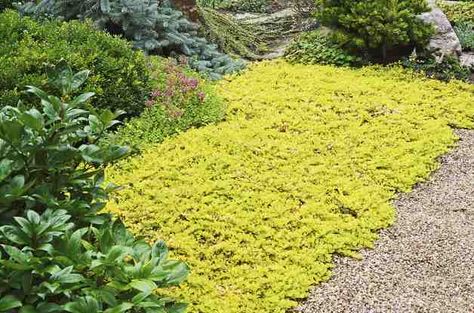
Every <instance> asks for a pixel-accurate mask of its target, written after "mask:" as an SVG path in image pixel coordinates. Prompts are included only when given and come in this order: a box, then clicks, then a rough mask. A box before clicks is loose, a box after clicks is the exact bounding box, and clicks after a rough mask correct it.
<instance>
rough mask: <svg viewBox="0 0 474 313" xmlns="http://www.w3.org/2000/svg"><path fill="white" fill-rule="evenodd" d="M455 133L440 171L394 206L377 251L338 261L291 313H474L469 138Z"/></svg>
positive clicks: (472, 138) (473, 165)
mask: <svg viewBox="0 0 474 313" xmlns="http://www.w3.org/2000/svg"><path fill="white" fill-rule="evenodd" d="M456 133H457V134H458V135H459V136H460V137H461V141H460V142H459V147H458V148H456V149H455V150H454V151H453V152H452V153H450V154H449V155H446V156H445V157H443V158H442V164H443V165H442V167H441V168H440V170H439V171H437V172H436V173H435V174H434V175H433V177H432V178H431V180H430V181H428V182H427V183H424V184H421V185H419V186H417V187H416V188H415V190H414V191H413V192H412V193H410V194H406V195H402V196H401V197H400V199H399V200H397V201H395V205H396V207H397V212H398V214H397V216H398V218H397V222H396V223H395V225H393V226H392V227H391V228H389V229H387V230H384V231H382V232H381V236H380V239H379V240H378V241H377V243H376V245H375V249H373V250H365V251H363V252H362V254H363V256H364V260H363V261H357V260H354V259H350V258H337V259H336V260H335V261H336V268H335V269H334V271H333V277H332V278H331V279H330V280H329V281H328V282H327V283H324V284H321V285H319V286H318V287H316V288H315V289H314V290H313V291H312V294H311V296H310V297H309V299H308V300H306V302H305V303H303V304H302V305H301V306H300V307H299V308H298V309H296V311H297V312H303V313H315V312H324V313H331V312H338V313H340V312H357V313H359V312H360V313H381V312H384V313H385V312H390V313H392V312H403V313H409V312H417V313H418V312H429V313H438V312H439V313H457V312H459V313H474V131H467V130H459V131H456Z"/></svg>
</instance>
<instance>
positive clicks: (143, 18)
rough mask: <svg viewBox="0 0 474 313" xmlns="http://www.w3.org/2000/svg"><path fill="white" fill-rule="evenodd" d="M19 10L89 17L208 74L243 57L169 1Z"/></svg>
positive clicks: (107, 1) (93, 1)
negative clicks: (222, 48)
mask: <svg viewBox="0 0 474 313" xmlns="http://www.w3.org/2000/svg"><path fill="white" fill-rule="evenodd" d="M22 11H23V12H25V13H28V14H33V15H36V16H42V15H50V16H54V17H60V18H63V19H66V20H71V19H84V18H89V19H92V20H93V21H94V23H95V24H96V25H97V26H98V27H99V28H101V29H104V30H107V31H109V32H111V33H113V34H121V35H123V36H124V37H125V38H127V39H129V40H131V41H132V42H133V45H134V46H135V47H136V48H139V49H142V50H144V51H146V52H147V53H150V54H158V55H165V56H174V55H176V54H180V55H185V56H187V57H188V58H189V64H190V66H191V67H192V68H194V69H196V70H198V71H200V72H202V73H206V74H208V75H209V76H210V77H211V78H220V77H221V76H222V75H225V74H229V73H232V72H235V71H238V70H240V69H242V68H243V67H244V63H243V61H242V60H233V59H232V58H230V57H229V56H227V55H225V54H223V53H221V52H219V51H218V50H217V46H216V45H214V44H211V43H209V42H208V41H207V40H206V39H205V38H203V37H199V36H198V32H197V30H198V25H197V24H194V23H191V22H190V21H189V20H187V19H186V17H185V16H184V15H183V13H181V12H180V11H178V10H176V9H174V8H173V7H172V6H171V5H170V4H169V1H156V0H99V1H97V0H86V1H83V0H70V1H61V0H41V1H38V3H34V2H29V3H27V4H26V5H24V6H23V7H22Z"/></svg>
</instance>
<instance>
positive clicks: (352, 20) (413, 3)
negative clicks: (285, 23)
mask: <svg viewBox="0 0 474 313" xmlns="http://www.w3.org/2000/svg"><path fill="white" fill-rule="evenodd" d="M316 2H317V4H318V6H319V9H318V11H317V13H316V16H317V18H318V20H319V21H320V22H321V23H322V24H323V25H325V26H328V27H330V28H331V29H333V30H334V31H335V34H334V38H335V39H336V40H337V41H338V42H340V43H344V44H345V45H346V47H348V48H351V49H354V51H357V52H359V53H362V54H368V55H369V56H370V57H372V58H375V59H382V61H386V59H387V57H388V55H389V54H390V53H395V54H397V53H398V52H397V51H396V49H398V48H403V47H406V46H410V45H416V46H418V47H424V46H425V44H426V43H427V42H428V40H429V38H430V36H431V35H432V33H433V28H432V27H431V25H428V24H425V23H424V22H423V21H422V20H421V19H419V18H418V17H417V15H419V14H421V13H424V12H428V11H429V7H428V5H427V2H426V0H317V1H316ZM394 49H395V51H394V52H391V50H394Z"/></svg>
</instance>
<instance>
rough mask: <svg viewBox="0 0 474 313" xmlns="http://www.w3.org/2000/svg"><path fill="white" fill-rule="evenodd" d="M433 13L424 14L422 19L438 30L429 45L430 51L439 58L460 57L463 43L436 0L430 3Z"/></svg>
mask: <svg viewBox="0 0 474 313" xmlns="http://www.w3.org/2000/svg"><path fill="white" fill-rule="evenodd" d="M428 2H429V5H430V7H431V8H432V10H431V12H427V13H424V14H422V15H421V16H420V18H421V19H422V20H423V21H425V22H426V23H431V24H433V25H434V27H435V29H436V34H435V35H434V36H433V38H431V40H430V43H429V44H428V50H429V51H432V52H433V53H434V54H435V55H437V56H439V57H441V58H442V57H444V56H446V55H452V56H455V57H459V56H460V55H461V53H462V48H461V43H460V41H459V38H458V36H457V35H456V33H455V32H454V29H453V27H452V25H451V23H450V22H449V20H448V18H447V17H446V15H445V14H444V13H443V11H441V9H440V8H438V7H437V6H436V4H435V1H434V0H430V1H428Z"/></svg>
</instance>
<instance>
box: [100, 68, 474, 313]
mask: <svg viewBox="0 0 474 313" xmlns="http://www.w3.org/2000/svg"><path fill="white" fill-rule="evenodd" d="M269 86H271V88H269ZM220 91H221V93H222V95H223V96H224V97H225V99H226V100H227V103H228V106H229V107H228V110H227V112H228V114H227V117H226V121H225V122H222V123H219V124H217V125H211V126H207V127H203V128H200V129H197V130H191V131H188V132H185V133H183V134H181V135H179V136H177V137H175V138H172V139H170V140H166V141H165V142H163V143H162V144H161V145H158V146H156V147H153V148H152V149H150V150H148V151H145V152H144V153H143V155H142V156H140V157H136V158H132V159H130V160H127V161H126V162H124V163H121V164H118V165H117V166H115V167H112V168H110V169H108V172H107V173H108V175H109V176H108V177H110V178H113V179H114V180H116V181H117V182H119V183H120V184H122V185H126V184H129V182H133V183H131V184H129V185H128V188H127V187H125V188H124V190H122V191H121V192H120V195H119V197H118V198H117V199H116V202H111V203H110V207H108V208H109V209H110V210H112V211H113V212H116V213H117V214H118V215H119V216H122V217H123V218H124V219H125V222H126V224H127V225H128V226H129V227H130V228H131V230H132V231H133V232H134V233H137V234H143V235H145V236H146V237H147V238H149V239H151V240H153V239H155V238H163V239H165V240H166V242H168V243H169V245H170V249H171V250H172V251H173V254H174V255H176V256H180V257H182V258H183V259H184V260H186V262H187V263H188V264H189V265H190V266H191V268H192V269H193V274H192V275H191V276H190V278H189V280H188V283H187V284H186V285H183V288H182V289H181V290H180V294H182V295H183V296H184V297H185V299H187V300H188V301H189V302H190V303H191V305H190V309H189V312H213V313H255V312H275V313H284V312H287V309H288V308H291V307H293V306H296V305H297V299H302V298H305V297H306V296H307V295H308V292H309V288H310V286H312V285H315V284H317V283H318V282H321V281H323V280H326V279H328V277H329V276H330V270H331V268H332V265H333V263H332V255H333V254H334V253H340V254H344V255H354V254H355V251H356V250H357V249H360V248H362V247H370V246H372V244H373V241H374V240H375V238H376V237H377V235H376V230H378V229H380V228H382V227H386V226H387V225H389V224H390V223H391V222H392V221H393V218H394V209H393V207H392V204H391V200H393V199H394V198H395V197H396V195H397V193H398V192H400V191H401V192H406V191H409V190H410V189H411V188H412V186H414V185H415V184H416V183H418V182H420V181H422V180H424V179H426V178H427V177H428V175H429V173H430V172H431V171H433V170H434V169H435V168H437V166H438V162H437V158H438V157H439V156H440V155H441V154H443V153H445V152H447V151H448V150H449V148H450V147H452V146H453V145H454V143H455V141H456V137H455V135H454V134H453V131H452V129H451V128H450V126H449V125H452V126H454V127H473V126H474V125H473V117H474V106H473V105H472V104H473V103H474V86H472V85H468V84H464V83H460V82H452V83H448V84H447V83H442V82H439V81H435V80H428V79H425V78H423V77H422V76H421V75H415V74H412V73H410V72H408V73H407V72H404V71H403V70H402V69H399V68H393V69H388V68H367V67H366V68H362V69H358V70H352V69H347V68H335V67H330V66H314V65H313V66H307V65H289V64H287V63H284V62H281V61H279V62H262V63H259V64H257V65H255V66H254V67H252V68H251V69H250V70H249V71H248V72H246V73H244V74H243V75H240V76H236V77H235V78H233V79H232V80H231V81H230V82H225V83H222V85H221V86H220Z"/></svg>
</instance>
